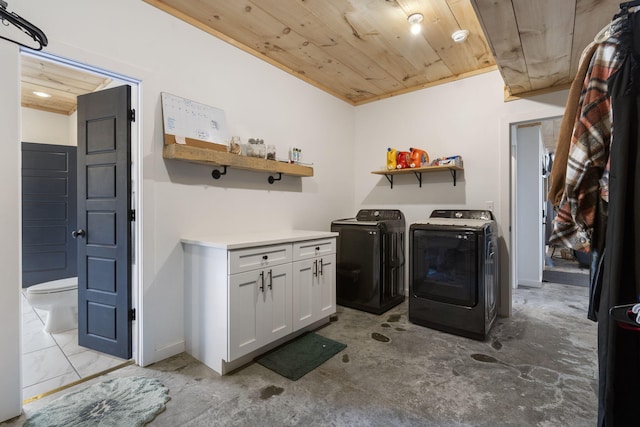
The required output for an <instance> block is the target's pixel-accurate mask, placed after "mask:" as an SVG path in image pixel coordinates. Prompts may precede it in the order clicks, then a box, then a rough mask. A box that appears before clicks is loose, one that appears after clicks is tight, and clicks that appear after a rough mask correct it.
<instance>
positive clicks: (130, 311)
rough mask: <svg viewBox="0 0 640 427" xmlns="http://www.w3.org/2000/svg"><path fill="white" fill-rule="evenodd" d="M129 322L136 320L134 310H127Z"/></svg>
mask: <svg viewBox="0 0 640 427" xmlns="http://www.w3.org/2000/svg"><path fill="white" fill-rule="evenodd" d="M129 320H136V309H135V308H132V309H131V310H129Z"/></svg>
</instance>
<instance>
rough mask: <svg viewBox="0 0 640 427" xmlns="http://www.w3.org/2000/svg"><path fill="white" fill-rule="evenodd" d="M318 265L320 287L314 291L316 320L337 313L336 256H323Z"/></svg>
mask: <svg viewBox="0 0 640 427" xmlns="http://www.w3.org/2000/svg"><path fill="white" fill-rule="evenodd" d="M318 263H319V264H318V276H317V279H318V285H317V286H316V289H315V290H314V291H315V292H314V300H315V301H314V306H315V312H316V319H315V320H318V319H322V318H323V317H327V316H330V315H332V314H334V313H335V312H336V254H332V255H327V256H323V257H321V258H320V259H319V261H318Z"/></svg>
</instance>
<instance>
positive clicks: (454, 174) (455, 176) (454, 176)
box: [381, 0, 640, 189]
mask: <svg viewBox="0 0 640 427" xmlns="http://www.w3.org/2000/svg"><path fill="white" fill-rule="evenodd" d="M639 1H640V0H639ZM409 171H411V172H413V174H414V175H415V176H416V179H417V180H418V185H419V186H420V188H422V175H423V172H424V171H415V170H410V169H408V170H407V173H408V172H409ZM427 172H431V171H427ZM449 172H450V173H451V178H452V179H453V186H454V187H455V186H456V184H457V183H458V170H457V169H449ZM403 173H404V172H403ZM381 175H382V174H381ZM394 175H396V174H394V173H384V177H385V178H387V181H389V184H391V189H393V176H394Z"/></svg>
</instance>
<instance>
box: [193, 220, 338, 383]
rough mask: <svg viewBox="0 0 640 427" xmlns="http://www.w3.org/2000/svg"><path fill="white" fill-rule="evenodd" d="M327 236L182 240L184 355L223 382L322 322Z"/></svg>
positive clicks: (330, 272) (330, 258)
mask: <svg viewBox="0 0 640 427" xmlns="http://www.w3.org/2000/svg"><path fill="white" fill-rule="evenodd" d="M336 236H337V233H334V232H312V231H301V230H294V231H289V232H283V233H282V234H278V233H271V234H270V235H269V237H265V236H260V235H255V234H254V235H251V236H247V237H240V236H233V237H232V238H229V239H228V240H222V241H217V240H215V239H213V240H198V239H182V243H183V247H184V254H185V257H184V269H185V270H184V271H185V307H184V311H185V347H186V351H187V352H188V353H189V354H191V355H192V356H194V357H195V358H196V359H198V360H200V361H201V362H203V363H204V364H206V365H207V366H209V367H210V368H212V369H213V370H215V371H216V372H218V373H220V374H225V373H228V372H230V371H231V370H233V369H236V368H238V367H240V366H242V365H244V364H246V363H248V362H250V361H251V360H252V359H253V358H255V357H256V356H258V355H259V354H261V353H263V352H265V351H267V350H269V349H271V348H273V347H275V346H277V345H279V344H281V343H283V342H285V341H287V340H289V339H291V338H293V337H295V336H296V335H298V334H300V333H302V332H303V331H305V330H310V329H314V328H316V327H319V326H321V325H322V324H324V323H327V322H328V321H329V316H331V315H332V314H334V313H335V311H336V302H335V301H336V296H335V262H336V261H335V253H336V252H335V251H336V243H335V240H336Z"/></svg>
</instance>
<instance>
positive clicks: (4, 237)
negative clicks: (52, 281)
mask: <svg viewBox="0 0 640 427" xmlns="http://www.w3.org/2000/svg"><path fill="white" fill-rule="evenodd" d="M0 64H1V65H0V69H1V70H2V71H1V72H0V75H2V90H1V91H2V96H0V117H2V126H0V141H2V156H0V205H2V209H0V224H2V227H0V241H2V243H3V244H2V245H0V271H2V280H0V324H1V325H2V327H0V343H2V357H0V360H2V363H0V421H3V420H6V419H8V418H12V417H15V416H17V415H20V407H21V406H20V405H21V396H22V394H21V392H20V389H21V388H22V385H21V378H20V365H21V364H20V353H21V351H20V350H21V346H20V328H21V324H20V319H21V314H20V293H19V288H20V281H21V274H20V269H19V267H18V266H19V265H20V253H21V250H20V226H21V225H20V205H19V200H20V199H19V197H20V196H19V194H20V144H19V143H17V142H19V141H20V114H19V113H20V91H19V87H18V86H17V85H15V84H7V82H13V81H17V80H18V78H19V64H20V63H19V61H18V49H17V47H16V46H15V45H11V44H8V43H4V42H0Z"/></svg>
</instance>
